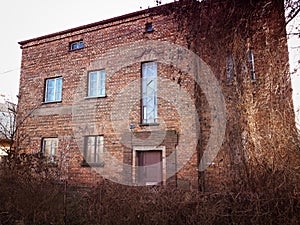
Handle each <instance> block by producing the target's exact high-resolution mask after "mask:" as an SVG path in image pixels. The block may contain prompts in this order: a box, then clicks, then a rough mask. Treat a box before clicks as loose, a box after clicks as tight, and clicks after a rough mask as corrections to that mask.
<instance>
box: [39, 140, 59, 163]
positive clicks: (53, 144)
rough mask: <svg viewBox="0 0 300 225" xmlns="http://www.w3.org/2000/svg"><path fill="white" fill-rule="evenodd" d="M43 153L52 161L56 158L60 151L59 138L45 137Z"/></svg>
mask: <svg viewBox="0 0 300 225" xmlns="http://www.w3.org/2000/svg"><path fill="white" fill-rule="evenodd" d="M48 145H49V147H50V150H49V152H46V147H48ZM42 153H43V154H44V156H46V157H47V158H48V159H49V160H50V161H51V162H53V161H54V160H55V156H57V153H58V138H43V139H42Z"/></svg>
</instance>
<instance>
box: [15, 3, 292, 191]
mask: <svg viewBox="0 0 300 225" xmlns="http://www.w3.org/2000/svg"><path fill="white" fill-rule="evenodd" d="M216 2H217V3H216ZM180 4H181V2H179V3H178V2H177V3H174V4H170V5H167V6H163V7H161V8H155V9H151V10H146V11H143V12H142V13H136V14H132V15H131V16H128V17H120V18H119V19H115V20H110V21H106V22H103V23H98V24H94V25H91V26H86V27H82V28H81V29H78V30H76V29H75V30H70V31H69V32H62V33H58V34H56V35H52V36H51V35H50V36H47V37H44V38H40V39H34V40H31V41H28V42H23V43H22V49H23V57H22V71H21V78H20V101H19V115H18V119H19V121H21V120H23V119H24V118H25V117H26V115H30V116H29V117H28V118H27V117H26V120H25V122H24V123H23V124H22V127H21V128H20V132H19V134H20V137H21V139H20V140H21V143H20V147H21V149H23V150H24V151H26V152H29V153H33V152H38V151H41V140H42V138H43V137H58V138H59V140H60V141H59V149H60V151H61V152H62V154H61V160H62V163H61V165H62V168H63V171H64V172H63V173H64V175H67V176H68V179H69V180H70V181H71V182H74V183H78V182H80V183H96V182H98V181H99V179H100V175H99V174H98V173H97V172H96V171H93V170H92V169H91V168H88V167H82V165H81V163H82V160H83V156H82V154H81V153H80V149H82V147H83V136H84V135H88V134H93V135H95V134H98V135H104V139H105V151H106V152H109V153H110V154H111V155H112V156H114V157H116V159H118V161H119V162H121V163H124V164H129V165H130V164H131V163H132V154H131V149H130V145H132V144H136V145H143V144H144V145H151V143H150V144H149V143H148V141H149V140H147V141H145V142H141V141H140V140H143V137H147V135H148V134H149V132H151V131H152V133H153V134H155V132H160V131H165V132H166V133H165V134H164V136H163V137H164V138H162V140H160V142H159V143H158V145H163V146H166V149H167V155H169V154H171V153H173V152H174V151H175V149H176V146H177V145H178V142H180V141H182V140H183V142H193V141H196V143H198V145H197V148H195V149H192V150H191V151H192V152H193V153H192V157H191V159H190V160H188V162H187V163H186V166H184V167H183V168H181V170H179V172H178V174H177V176H176V177H171V178H170V179H169V183H171V184H172V185H173V184H174V182H175V181H176V180H177V185H178V186H180V187H184V188H190V187H192V188H198V186H199V183H200V188H202V189H212V187H216V186H217V187H223V188H224V186H226V185H228V184H229V183H230V182H232V178H236V177H237V178H238V177H239V178H240V176H241V174H242V167H241V160H242V159H244V157H248V155H249V153H252V152H255V151H254V150H258V148H259V147H257V146H258V142H257V139H255V137H260V138H264V135H265V133H266V132H267V130H266V127H265V119H263V118H264V114H266V113H267V112H268V113H269V114H270V115H271V114H272V115H274V116H275V115H277V114H276V113H275V112H276V110H277V111H278V110H284V111H285V113H286V114H287V115H289V116H290V118H293V112H292V108H291V104H290V103H291V92H290V89H289V88H290V82H289V80H288V78H287V77H285V76H286V73H285V72H286V71H287V67H286V63H287V49H286V39H285V33H284V32H282V31H280V30H279V28H280V27H282V23H283V14H282V12H283V11H282V8H280V7H277V6H278V5H277V4H278V3H277V1H274V2H272V4H271V7H272V10H269V11H268V15H267V16H266V15H265V14H264V13H262V11H261V8H259V7H258V8H257V9H258V10H254V9H253V12H254V13H253V14H252V13H250V14H249V15H251V18H250V19H249V18H248V17H247V18H248V19H249V21H250V23H249V24H242V25H241V26H240V27H238V30H237V31H236V30H234V28H235V27H236V26H235V25H237V24H235V23H237V20H236V19H234V20H232V21H231V20H230V21H231V22H232V23H231V24H227V23H225V24H224V25H223V22H226V21H228V19H231V18H227V17H228V14H227V13H226V12H227V11H226V9H228V8H227V7H230V4H228V5H226V4H224V3H223V2H222V1H211V5H209V7H208V5H206V4H205V3H203V5H200V8H198V7H199V5H198V3H193V4H196V5H193V6H192V7H193V9H194V11H192V12H191V13H189V12H190V11H189V8H188V7H183V5H180ZM240 4H246V3H240ZM243 7H248V6H246V5H243ZM243 7H241V8H240V10H237V11H236V12H235V14H234V15H235V16H236V17H235V18H240V16H241V13H242V9H243ZM249 9H250V11H251V10H252V9H251V7H250V8H249ZM186 12H188V13H187V14H185V13H186ZM251 12H252V11H251ZM255 13H256V14H255ZM187 15H188V16H187ZM249 15H248V14H247V15H246V16H249ZM253 15H259V16H257V17H253ZM195 18H196V19H195ZM198 18H201V19H200V20H199V19H198ZM220 21H221V22H220ZM148 22H152V24H153V28H154V31H153V32H151V33H145V24H146V23H148ZM246 25H250V26H251V32H246V31H245V29H246V28H247V29H250V28H249V27H247V26H246ZM209 27H210V29H208V28H209ZM224 31H226V33H224ZM228 37H229V38H228ZM76 40H83V41H84V45H85V46H84V48H83V49H80V50H76V51H69V43H70V42H72V41H76ZM148 41H159V42H163V41H167V42H168V43H172V44H176V45H180V46H182V47H183V48H189V49H191V50H192V51H193V52H195V53H196V54H198V55H199V56H200V58H201V59H203V60H204V62H205V63H207V65H208V66H209V67H210V68H211V70H212V72H213V73H214V75H215V76H216V77H217V78H218V80H219V83H220V85H221V89H222V92H223V95H224V99H225V104H226V120H227V121H226V122H227V126H226V133H225V137H224V141H223V145H222V147H221V149H220V151H219V154H218V156H217V158H216V159H215V160H214V164H213V165H212V166H210V167H209V168H207V169H206V170H205V171H204V172H199V171H198V165H199V162H200V158H201V156H202V154H203V152H204V151H205V150H206V148H207V143H208V139H209V137H210V132H211V129H212V127H213V126H218V123H217V122H216V121H215V120H214V118H211V112H210V111H209V107H208V102H207V99H206V97H205V94H204V92H202V91H201V88H200V87H199V86H197V85H196V84H195V80H194V78H193V77H191V76H190V75H189V74H188V73H187V72H182V70H181V68H176V65H175V66H174V65H170V64H165V63H162V62H160V61H158V77H159V78H163V79H166V80H167V81H169V82H170V84H172V85H171V87H172V88H173V87H174V88H175V87H176V88H178V90H184V91H185V92H186V93H188V95H189V97H190V99H186V100H183V101H182V102H181V104H183V105H185V107H193V106H188V105H189V104H190V102H191V101H192V102H193V103H194V105H196V106H195V109H196V110H197V112H198V116H199V121H200V126H199V132H198V131H196V136H198V137H199V142H198V141H197V140H190V139H191V138H192V137H193V135H190V136H189V135H186V136H184V135H182V133H183V130H184V129H185V128H186V129H189V127H185V128H184V129H183V127H182V126H183V124H185V125H184V126H187V125H186V123H185V122H186V121H189V120H190V119H191V115H185V114H180V112H178V105H177V104H178V103H176V98H174V99H173V98H172V101H170V100H169V99H166V98H164V96H170V92H172V90H170V87H167V88H165V87H159V88H158V92H159V94H158V95H159V101H158V102H159V103H158V104H159V105H158V114H159V119H160V121H162V123H160V122H159V124H160V125H159V126H153V127H152V126H140V125H139V124H140V122H141V118H140V115H141V111H140V102H139V101H137V100H136V99H137V98H138V99H139V95H140V93H139V92H136V89H134V87H132V89H133V90H135V91H132V92H131V89H130V86H129V84H130V83H132V82H134V81H136V80H139V79H140V77H141V62H143V61H148V60H156V59H159V57H160V55H166V54H164V52H163V50H162V51H161V52H160V51H156V49H155V47H151V46H150V47H146V48H145V47H143V46H142V44H143V43H145V42H148ZM136 43H138V44H136ZM249 44H250V45H251V46H252V48H253V49H254V52H255V62H256V63H255V67H256V72H257V78H258V79H257V81H256V82H252V81H251V79H250V75H249V69H247V68H248V66H249V65H248V64H247V62H248V61H247V59H246V55H247V50H248V48H249ZM124 45H125V46H127V47H126V48H124ZM130 45H132V47H130ZM139 45H141V46H140V47H141V49H139ZM223 46H225V47H223ZM274 46H275V47H274ZM132 49H135V52H132V51H131V50H132ZM174 49H176V48H175V47H174ZM274 49H276V50H277V49H279V51H280V52H278V54H274V55H272V51H274ZM168 51H170V52H171V53H170V55H172V54H173V53H172V50H170V49H168ZM266 52H268V53H270V54H271V55H272V57H265V56H264V55H265V53H266ZM135 53H138V54H137V55H136V57H135V58H134V57H133V54H135ZM141 53H142V54H141ZM228 53H231V54H233V55H234V57H235V63H236V64H235V74H234V76H233V77H232V80H230V81H228V80H227V79H226V74H225V71H226V56H227V55H228ZM173 55H174V57H180V53H178V52H176V53H174V54H173ZM126 56H128V57H126ZM116 59H117V60H116ZM128 59H133V61H132V62H131V61H129V62H128ZM164 60H166V61H168V60H169V59H164ZM169 61H172V62H174V61H175V60H174V59H170V60H169ZM178 61H180V59H178ZM271 62H272V63H277V64H278V67H276V68H270V67H269V65H270V63H271ZM113 63H115V64H113ZM120 65H122V66H120ZM117 66H120V68H117V69H116V71H110V70H111V69H112V68H113V69H115V67H117ZM184 66H185V67H186V68H187V70H188V68H189V65H184ZM103 68H105V69H106V70H107V80H106V95H107V96H106V97H104V98H97V99H85V97H86V96H87V72H88V71H89V70H93V69H103ZM266 74H267V75H268V76H266ZM56 76H62V78H63V95H62V96H63V97H62V102H59V103H51V104H44V103H43V101H44V85H45V79H46V78H51V77H56ZM277 77H280V80H281V81H280V83H278V85H279V86H280V87H282V92H276V90H275V89H274V90H273V89H272V90H271V91H270V90H269V92H268V91H267V90H266V88H267V86H266V84H267V83H266V82H265V79H276V78H277ZM275 84H276V85H277V82H275ZM275 84H274V85H275ZM276 85H275V86H276ZM272 87H273V86H272ZM274 88H275V87H274ZM124 89H126V91H127V92H128V93H123V94H122V96H123V98H122V99H121V100H119V99H118V98H117V97H118V96H119V95H120V91H121V90H124ZM258 92H261V94H260V96H263V95H264V94H265V95H266V96H268V97H267V98H266V99H268V98H272V96H277V97H275V99H277V100H276V103H275V104H274V105H272V106H269V105H266V104H263V105H261V104H259V103H260V102H259V101H261V99H259V98H257V99H255V96H256V93H258ZM136 95H138V97H136ZM171 95H172V93H171ZM283 95H284V99H285V102H284V104H283V105H282V104H281V103H282V101H281V100H282V98H283V97H282V96H283ZM160 96H161V97H160ZM266 99H265V100H266ZM272 99H273V98H272ZM280 99H281V100H280ZM139 100H140V99H139ZM267 101H268V102H272V101H273V100H271V99H270V101H269V100H267ZM116 102H118V104H119V105H121V106H124V107H125V106H127V105H130V106H131V108H130V114H129V115H128V117H127V118H125V119H126V120H125V119H124V118H122V117H120V118H118V119H117V120H116V121H115V122H118V123H120V124H122V126H123V128H124V129H125V130H126V131H125V130H123V133H120V132H119V131H118V130H117V131H116V129H115V127H114V124H113V123H112V121H111V118H112V117H111V115H112V114H115V113H120V112H117V111H116V108H114V107H116V106H115V105H114V104H115V103H116ZM283 106H284V107H283ZM117 108H118V107H117ZM121 108H122V107H121ZM250 109H255V110H253V111H251V110H250ZM256 111H259V113H258V114H257V113H254V112H256ZM277 116H278V115H277ZM277 116H276V117H277ZM197 120H198V118H195V122H196V121H197ZM276 121H277V122H278V123H279V124H281V125H278V126H279V127H280V126H282V123H281V122H280V120H279V118H278V117H277V119H276ZM219 122H222V121H219ZM130 123H133V124H134V125H135V129H134V131H133V134H134V135H135V136H136V137H137V138H138V141H137V142H136V143H128V134H130V130H129V124H130ZM272 123H273V122H272ZM254 124H255V126H254ZM278 126H277V127H278ZM270 127H271V126H270ZM268 129H269V128H268ZM272 129H273V132H276V126H272ZM191 130H193V128H192V127H191ZM196 130H197V129H196ZM257 131H259V132H257ZM124 135H125V136H124ZM122 138H123V139H122ZM124 138H125V139H124ZM189 138H190V139H189ZM245 139H247V144H245V143H244V140H245ZM151 141H154V142H155V140H150V142H151ZM155 144H156V145H157V143H155ZM245 145H247V146H246V147H245ZM263 145H264V146H266V145H267V144H266V143H265V144H263ZM178 151H183V152H185V151H188V150H186V149H178ZM268 151H269V150H268V149H267V148H265V152H268ZM245 152H247V153H248V155H247V154H246V153H245ZM187 154H190V153H187ZM257 156H258V157H259V155H257ZM109 166H110V167H109ZM109 166H108V165H105V166H104V168H103V171H102V172H105V170H106V169H108V170H109V168H110V171H109V172H110V173H111V176H112V177H115V179H116V180H118V179H120V176H121V175H120V174H122V173H124V168H123V167H122V166H120V165H114V164H111V165H109ZM111 168H113V170H112V169H111ZM173 169H174V168H172V166H171V168H169V170H170V171H172V170H173ZM106 172H107V171H106ZM127 172H128V171H125V173H127ZM129 172H130V171H129ZM167 173H168V172H167ZM227 181H228V182H227ZM175 183H176V182H175Z"/></svg>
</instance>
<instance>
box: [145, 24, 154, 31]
mask: <svg viewBox="0 0 300 225" xmlns="http://www.w3.org/2000/svg"><path fill="white" fill-rule="evenodd" d="M145 30H146V32H152V31H153V27H152V23H146V26H145Z"/></svg>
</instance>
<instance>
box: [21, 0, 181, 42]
mask: <svg viewBox="0 0 300 225" xmlns="http://www.w3.org/2000/svg"><path fill="white" fill-rule="evenodd" d="M175 3H176V2H171V3H168V4H164V5H161V6H155V7H152V8H148V9H144V10H139V11H135V12H132V13H128V14H124V15H121V16H116V17H113V18H109V19H105V20H101V21H98V22H94V23H90V24H86V25H82V26H78V27H74V28H70V29H67V30H63V31H58V32H55V33H51V34H47V35H43V36H40V37H36V38H32V39H28V40H24V41H20V42H18V44H19V45H21V46H23V45H26V44H28V43H30V42H34V41H40V40H43V39H47V38H51V37H55V36H58V35H63V34H67V33H71V32H76V31H79V30H83V29H87V28H91V27H95V26H99V25H104V24H108V23H112V22H116V21H118V20H123V19H127V18H130V17H134V16H138V15H141V14H144V13H147V12H153V11H155V10H156V9H157V8H163V7H167V6H169V5H172V4H175Z"/></svg>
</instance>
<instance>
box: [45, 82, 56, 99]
mask: <svg viewBox="0 0 300 225" xmlns="http://www.w3.org/2000/svg"><path fill="white" fill-rule="evenodd" d="M54 88H55V81H54V80H53V79H51V80H47V83H46V102H47V101H54Z"/></svg>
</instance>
